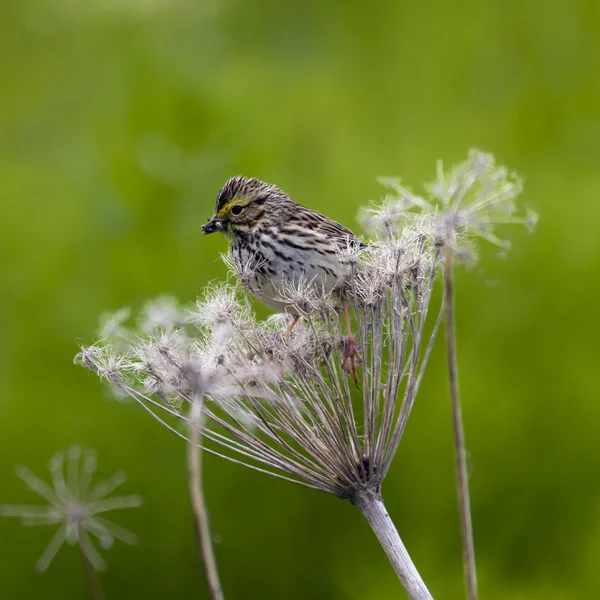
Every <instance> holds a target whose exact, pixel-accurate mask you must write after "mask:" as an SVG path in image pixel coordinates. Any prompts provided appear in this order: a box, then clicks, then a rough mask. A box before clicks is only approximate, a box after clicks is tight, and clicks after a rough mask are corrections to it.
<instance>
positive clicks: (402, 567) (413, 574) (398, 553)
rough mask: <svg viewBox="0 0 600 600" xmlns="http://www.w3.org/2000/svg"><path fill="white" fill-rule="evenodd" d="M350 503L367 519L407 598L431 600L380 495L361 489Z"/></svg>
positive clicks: (431, 597)
mask: <svg viewBox="0 0 600 600" xmlns="http://www.w3.org/2000/svg"><path fill="white" fill-rule="evenodd" d="M352 503H353V504H355V505H356V506H357V507H358V509H359V510H360V511H361V512H362V514H363V515H364V516H365V518H366V519H367V521H368V522H369V525H370V526H371V528H372V529H373V532H374V533H375V535H376V536H377V539H378V540H379V543H380V544H381V547H382V548H383V549H384V550H385V553H386V554H387V556H388V558H389V559H390V562H391V563H392V567H394V571H396V574H397V575H398V578H399V579H400V581H401V582H402V585H403V586H404V589H405V590H406V593H407V594H408V597H409V598H410V599H411V600H433V596H432V595H431V594H430V593H429V590H428V589H427V587H426V585H425V583H424V582H423V580H422V579H421V576H420V575H419V572H418V571H417V568H416V567H415V565H414V563H413V561H412V560H411V558H410V555H409V554H408V552H407V551H406V548H405V547H404V544H403V543H402V540H401V539H400V536H399V535H398V531H397V529H396V527H395V526H394V523H393V522H392V520H391V519H390V515H389V514H388V512H387V510H386V509H385V505H384V503H383V498H382V497H381V496H380V495H379V494H378V493H376V492H374V491H372V490H363V491H361V492H358V493H357V494H356V496H354V497H353V499H352Z"/></svg>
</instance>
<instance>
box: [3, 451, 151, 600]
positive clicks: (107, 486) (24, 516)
mask: <svg viewBox="0 0 600 600" xmlns="http://www.w3.org/2000/svg"><path fill="white" fill-rule="evenodd" d="M66 458H67V460H66V466H65V455H64V454H63V453H58V454H55V455H54V456H53V457H52V458H51V459H50V462H49V464H48V468H49V469H50V473H51V475H52V486H50V485H48V484H47V483H46V482H45V481H44V480H42V479H40V478H39V477H37V475H34V474H33V473H32V472H31V471H30V470H29V469H27V468H26V467H23V466H20V467H17V469H16V473H17V475H18V476H19V477H20V478H21V479H22V480H23V481H24V482H25V484H26V485H27V487H28V488H29V489H30V490H32V491H34V492H35V493H36V494H39V495H40V496H41V497H42V498H44V499H45V500H47V501H48V502H49V505H48V506H41V505H12V504H4V505H0V515H1V516H5V517H19V518H20V519H21V522H22V523H23V525H28V526H30V525H53V524H57V525H60V527H59V528H58V530H57V531H56V533H55V534H54V536H53V537H52V539H51V540H50V543H49V544H48V546H47V547H46V549H45V550H44V552H43V554H42V556H41V557H40V558H39V560H38V561H37V563H36V568H37V569H38V570H39V571H45V570H46V569H47V568H48V567H49V566H50V563H51V562H52V560H53V559H54V557H55V556H56V554H57V553H58V551H59V550H60V548H61V547H62V546H63V544H64V543H65V542H67V543H69V544H72V545H77V547H78V548H79V551H80V555H81V559H82V565H83V568H84V571H85V575H86V579H87V582H88V585H89V586H90V592H91V595H92V598H94V600H98V599H99V598H102V592H101V588H100V583H99V581H98V578H97V576H96V574H95V571H102V570H104V569H105V568H106V563H105V561H104V559H103V558H102V556H100V554H99V552H98V550H96V548H95V546H94V544H93V543H92V539H91V536H93V537H95V538H96V539H97V540H98V541H99V542H100V545H101V546H102V548H105V549H107V548H110V547H112V545H113V543H114V541H115V539H119V540H121V541H123V542H125V543H127V544H136V543H137V537H136V536H135V535H134V534H133V533H131V532H130V531H127V529H124V528H123V527H121V526H119V525H116V524H115V523H112V522H111V521H109V520H107V519H105V518H104V517H102V516H100V515H102V514H103V513H106V512H108V511H111V510H116V509H121V508H132V507H136V506H140V504H141V503H142V499H141V497H140V496H137V495H133V496H120V497H111V498H109V497H108V496H109V494H111V493H112V492H113V491H114V490H116V489H117V488H118V487H119V486H121V485H122V484H123V483H124V482H125V480H126V477H125V474H124V473H123V472H122V471H120V472H118V473H115V474H114V475H113V476H112V477H110V478H109V479H107V480H106V481H102V482H100V483H98V484H96V485H92V476H93V474H94V473H95V471H96V453H95V452H94V451H93V450H87V449H86V450H83V451H82V450H81V448H79V447H78V446H73V447H71V448H70V449H69V450H68V452H67V457H66Z"/></svg>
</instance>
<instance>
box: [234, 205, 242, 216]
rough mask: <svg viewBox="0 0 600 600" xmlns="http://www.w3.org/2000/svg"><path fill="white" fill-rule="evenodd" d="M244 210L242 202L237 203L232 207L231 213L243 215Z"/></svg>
mask: <svg viewBox="0 0 600 600" xmlns="http://www.w3.org/2000/svg"><path fill="white" fill-rule="evenodd" d="M242 212H244V207H243V206H242V205H241V204H236V205H235V206H234V207H233V208H232V209H231V214H232V215H241V214H242Z"/></svg>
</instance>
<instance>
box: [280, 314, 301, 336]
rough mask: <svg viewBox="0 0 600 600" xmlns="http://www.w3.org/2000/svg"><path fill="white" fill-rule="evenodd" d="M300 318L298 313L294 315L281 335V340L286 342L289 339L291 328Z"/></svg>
mask: <svg viewBox="0 0 600 600" xmlns="http://www.w3.org/2000/svg"><path fill="white" fill-rule="evenodd" d="M299 320H300V315H294V318H293V319H292V322H291V323H290V326H289V327H288V328H287V331H286V332H285V335H284V336H283V341H284V342H287V341H288V340H289V339H290V333H292V329H294V327H295V326H296V323H297V322H298V321H299Z"/></svg>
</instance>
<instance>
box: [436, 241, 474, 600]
mask: <svg viewBox="0 0 600 600" xmlns="http://www.w3.org/2000/svg"><path fill="white" fill-rule="evenodd" d="M444 258H445V260H444V305H445V311H446V319H445V322H446V352H447V357H448V381H449V384H450V398H451V401H452V428H453V430H454V453H455V459H456V486H457V491H458V507H459V512H460V526H461V537H462V545H463V565H464V570H465V584H466V586H467V598H468V599H469V600H477V570H476V566H475V547H474V544H473V523H472V521H471V501H470V497H469V478H468V473H467V450H466V447H465V434H464V428H463V421H462V411H461V407H460V395H459V392H458V366H457V360H456V323H455V317H454V277H453V265H452V250H451V249H450V248H447V249H446V252H445V257H444Z"/></svg>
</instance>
